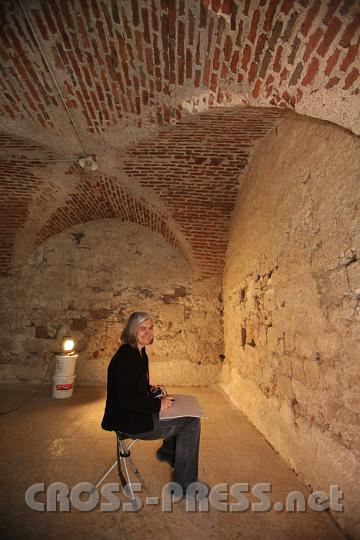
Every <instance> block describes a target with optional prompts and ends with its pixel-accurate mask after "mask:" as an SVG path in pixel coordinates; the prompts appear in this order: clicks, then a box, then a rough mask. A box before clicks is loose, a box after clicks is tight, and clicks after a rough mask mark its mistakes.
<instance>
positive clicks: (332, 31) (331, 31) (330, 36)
mask: <svg viewBox="0 0 360 540" xmlns="http://www.w3.org/2000/svg"><path fill="white" fill-rule="evenodd" d="M340 28H341V21H340V20H339V19H338V18H336V17H333V18H332V19H331V21H330V23H329V26H328V29H327V31H326V32H325V35H324V37H323V40H322V42H321V43H320V45H319V47H318V48H317V52H318V53H319V54H320V56H325V54H326V53H327V52H328V50H329V47H330V45H331V43H332V42H333V41H334V39H335V37H336V35H337V34H338V32H339V31H340Z"/></svg>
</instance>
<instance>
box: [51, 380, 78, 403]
mask: <svg viewBox="0 0 360 540" xmlns="http://www.w3.org/2000/svg"><path fill="white" fill-rule="evenodd" d="M53 381H54V383H53V389H52V397H53V398H60V399H62V398H67V397H71V396H72V395H73V391H74V381H75V375H70V377H57V376H55V377H54V378H53Z"/></svg>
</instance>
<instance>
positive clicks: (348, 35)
mask: <svg viewBox="0 0 360 540" xmlns="http://www.w3.org/2000/svg"><path fill="white" fill-rule="evenodd" d="M359 28H360V13H356V14H355V15H354V18H353V20H352V21H351V23H350V24H348V26H347V27H346V29H345V32H344V33H343V35H342V36H341V40H340V43H339V45H340V46H341V47H345V48H347V47H349V46H350V43H351V40H352V38H353V37H354V35H355V32H356V31H357V30H358V29H359Z"/></svg>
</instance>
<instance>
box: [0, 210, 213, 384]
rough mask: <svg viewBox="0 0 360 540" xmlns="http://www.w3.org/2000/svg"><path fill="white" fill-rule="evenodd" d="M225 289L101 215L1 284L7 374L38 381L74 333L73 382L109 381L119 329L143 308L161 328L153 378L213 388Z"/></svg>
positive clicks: (169, 250)
mask: <svg viewBox="0 0 360 540" xmlns="http://www.w3.org/2000/svg"><path fill="white" fill-rule="evenodd" d="M220 286H221V283H220V282H219V280H216V279H214V278H213V279H212V280H209V279H208V280H204V281H195V280H193V277H192V272H191V268H190V266H189V263H187V262H186V261H185V259H184V258H183V257H182V256H181V255H180V254H179V253H178V252H177V251H176V250H175V249H174V248H173V247H172V246H170V245H169V244H168V243H167V242H166V240H165V239H164V238H163V237H161V236H160V235H158V234H156V233H153V232H151V231H149V230H148V229H146V228H144V227H141V226H139V225H135V224H130V223H123V222H121V221H120V220H116V219H104V220H97V221H93V222H88V223H85V224H83V225H78V226H76V227H74V228H72V229H68V230H67V231H65V232H63V233H61V234H59V235H57V236H54V237H52V238H51V239H49V240H48V241H47V242H46V243H44V244H43V245H42V246H41V247H40V248H38V250H37V251H36V252H34V253H33V255H32V256H31V257H30V258H29V260H28V262H27V264H26V265H25V266H24V268H23V270H22V271H21V274H20V275H17V276H14V277H13V278H3V280H2V287H1V290H2V297H3V298H2V302H1V305H2V307H1V312H0V325H1V326H0V329H1V332H0V334H1V347H0V349H1V365H0V374H1V378H2V379H5V380H11V379H13V380H26V381H28V380H32V381H34V380H42V378H43V377H44V374H45V370H46V366H47V364H48V362H49V360H50V359H51V358H53V356H54V353H55V352H57V351H59V348H60V344H61V338H62V337H63V336H65V335H72V336H74V337H75V339H76V343H77V346H76V349H77V352H78V353H79V359H78V365H77V381H78V382H84V383H87V382H95V383H99V382H102V381H105V380H106V369H107V365H108V362H109V360H110V358H111V356H112V354H113V353H114V352H115V350H116V348H117V346H118V338H119V335H120V332H121V328H122V326H123V323H124V322H125V321H126V319H127V317H128V315H129V314H130V313H131V312H132V311H135V310H144V311H148V312H149V313H151V314H152V315H153V317H154V322H155V332H156V340H155V343H154V345H153V346H152V347H151V348H150V351H149V352H150V358H151V377H152V380H153V381H154V382H155V383H156V382H157V383H162V384H174V383H175V382H176V384H181V385H200V384H201V385H206V384H211V383H213V382H215V381H217V380H218V376H219V367H220V362H221V360H220V359H219V354H220V353H222V352H223V350H222V349H223V346H222V327H221V319H220V316H219V313H220V293H221V290H220ZM209 291H210V292H209ZM208 328H211V333H209V332H208ZM53 369H54V367H53V365H50V369H49V373H48V377H47V379H48V380H50V376H51V375H52V372H53Z"/></svg>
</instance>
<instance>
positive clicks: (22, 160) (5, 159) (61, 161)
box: [0, 156, 81, 163]
mask: <svg viewBox="0 0 360 540" xmlns="http://www.w3.org/2000/svg"><path fill="white" fill-rule="evenodd" d="M78 159H81V158H79V157H74V158H72V159H43V158H38V159H36V158H29V159H27V158H21V159H19V158H17V157H15V156H14V157H9V158H8V157H3V156H0V161H16V163H39V162H41V163H70V162H74V161H77V160H78Z"/></svg>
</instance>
